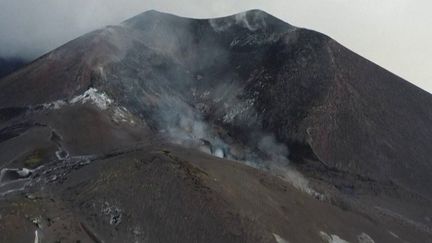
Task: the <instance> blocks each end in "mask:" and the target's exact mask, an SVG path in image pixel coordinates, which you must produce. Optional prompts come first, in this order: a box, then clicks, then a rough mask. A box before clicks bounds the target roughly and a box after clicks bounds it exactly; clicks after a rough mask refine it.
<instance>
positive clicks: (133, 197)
mask: <svg viewBox="0 0 432 243" xmlns="http://www.w3.org/2000/svg"><path fill="white" fill-rule="evenodd" d="M431 107H432V96H431V95H430V94H429V93H427V92H425V91H423V90H421V89H420V88H418V87H416V86H414V85H412V84H410V83H409V82H407V81H405V80H403V79H402V78H399V77H397V76H396V75H394V74H392V73H390V72H388V71H386V70H385V69H383V68H381V67H379V66H377V65H376V64H374V63H372V62H370V61H368V60H366V59H365V58H363V57H361V56H359V55H357V54H355V53H353V52H352V51H350V50H348V49H347V48H345V47H343V46H342V45H340V44H338V43H337V42H336V41H335V40H333V39H331V38H330V37H328V36H326V35H323V34H321V33H318V32H315V31H312V30H307V29H303V28H298V27H295V26H292V25H290V24H288V23H285V22H283V21H282V20H280V19H278V18H276V17H274V16H272V15H270V14H268V13H266V12H263V11H260V10H251V11H247V12H243V13H239V14H236V15H232V16H228V17H223V18H215V19H191V18H184V17H179V16H175V15H171V14H166V13H161V12H157V11H147V12H144V13H142V14H140V15H137V16H135V17H133V18H131V19H128V20H126V21H124V22H122V23H121V24H119V25H115V26H107V27H105V28H103V29H99V30H96V31H93V32H90V33H88V34H85V35H83V36H81V37H79V38H77V39H75V40H72V41H70V42H68V43H66V44H65V45H63V46H61V47H59V48H57V49H55V50H53V51H51V52H49V53H47V54H46V55H44V56H41V57H40V58H38V59H36V60H35V61H33V62H31V63H30V64H28V65H26V66H25V67H23V68H20V69H19V70H17V71H15V72H13V73H12V74H10V75H8V76H6V77H4V78H2V79H0V168H1V174H0V241H1V242H31V241H35V242H276V243H284V242H330V243H331V242H351V243H354V242H359V243H372V242H430V241H432V221H431V218H432V207H431V205H432V177H431V175H432V163H431V159H430V157H431V152H430V151H432V127H431V124H432V109H431Z"/></svg>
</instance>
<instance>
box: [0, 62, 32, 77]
mask: <svg viewBox="0 0 432 243" xmlns="http://www.w3.org/2000/svg"><path fill="white" fill-rule="evenodd" d="M25 64H26V61H24V60H22V59H20V58H4V57H0V78H2V77H4V76H6V75H8V74H10V73H12V72H14V71H15V70H17V69H19V68H20V67H22V66H24V65H25Z"/></svg>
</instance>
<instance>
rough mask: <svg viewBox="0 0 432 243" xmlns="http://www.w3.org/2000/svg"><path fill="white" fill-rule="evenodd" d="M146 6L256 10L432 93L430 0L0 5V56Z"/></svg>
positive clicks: (194, 13)
mask: <svg viewBox="0 0 432 243" xmlns="http://www.w3.org/2000/svg"><path fill="white" fill-rule="evenodd" d="M149 9H155V10H159V11H162V12H169V13H173V14H177V15H180V16H186V17H194V18H211V17H220V16H226V15H230V14H234V13H238V12H242V11H245V10H249V9H261V10H264V11H266V12H268V13H270V14H272V15H274V16H276V17H278V18H280V19H282V20H284V21H286V22H288V23H290V24H292V25H295V26H298V27H305V28H308V29H313V30H316V31H319V32H322V33H324V34H326V35H329V36H330V37H332V38H333V39H335V40H336V41H338V42H339V43H341V44H343V45H344V46H346V47H348V48H349V49H351V50H353V51H354V52H356V53H358V54H360V55H362V56H364V57H366V58H367V59H369V60H371V61H373V62H375V63H377V64H378V65H380V66H382V67H384V68H386V69H387V70H389V71H391V72H393V73H395V74H397V75H399V76H401V77H403V78H405V79H407V80H408V81H410V82H412V83H414V84H416V85H417V86H419V87H421V88H423V89H425V90H427V91H428V92H430V93H432V58H431V56H432V14H430V11H431V10H432V1H430V0H235V1H234V0H231V1H229V0H218V1H215V0H211V1H210V0H174V1H173V0H170V1H168V0H0V56H20V57H24V58H29V59H31V58H35V57H37V56H39V55H41V54H43V53H46V52H48V51H50V50H52V49H54V48H56V47H58V46H60V45H61V44H63V43H65V42H67V41H69V40H72V39H74V38H76V37H78V36H80V35H82V34H84V33H87V32H89V31H91V30H94V29H97V28H102V27H104V26H106V25H113V24H118V23H120V22H121V21H123V20H125V19H128V18H130V17H133V16H134V15H136V14H139V13H141V12H143V11H146V10H149Z"/></svg>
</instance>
